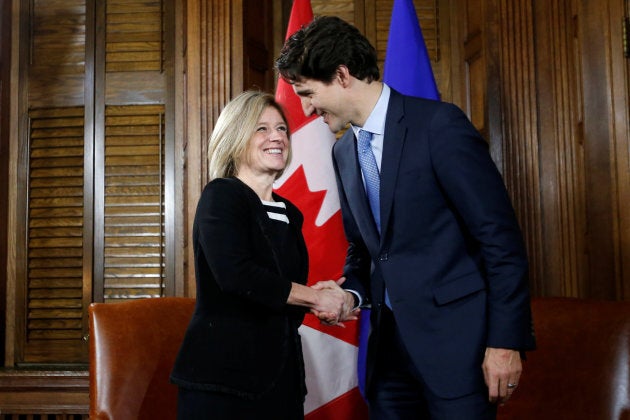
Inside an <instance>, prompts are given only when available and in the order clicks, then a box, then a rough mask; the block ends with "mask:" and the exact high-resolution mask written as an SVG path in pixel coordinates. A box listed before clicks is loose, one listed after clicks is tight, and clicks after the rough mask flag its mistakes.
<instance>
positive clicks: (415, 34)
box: [357, 0, 440, 396]
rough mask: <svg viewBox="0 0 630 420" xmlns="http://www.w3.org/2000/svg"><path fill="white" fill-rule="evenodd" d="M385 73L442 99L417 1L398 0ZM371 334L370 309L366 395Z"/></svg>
mask: <svg viewBox="0 0 630 420" xmlns="http://www.w3.org/2000/svg"><path fill="white" fill-rule="evenodd" d="M384 73H385V74H384V78H383V79H384V82H385V83H387V84H388V85H389V86H391V87H392V88H394V89H396V90H397V91H398V92H400V93H403V94H405V95H410V96H418V97H421V98H427V99H435V100H439V99H440V94H439V92H438V89H437V85H436V83H435V78H434V77H433V69H431V61H430V60H429V53H428V51H427V47H426V45H425V44H424V38H423V37H422V31H421V30H420V23H419V22H418V16H417V15H416V8H415V7H414V5H413V0H394V8H393V9H392V19H391V22H390V25H389V39H388V41H387V52H386V54H385V71H384ZM369 333H370V310H369V309H362V310H361V316H360V319H359V353H358V360H357V376H358V381H359V389H360V391H361V394H362V395H363V396H365V379H366V378H365V372H366V368H365V367H366V355H367V341H368V336H369Z"/></svg>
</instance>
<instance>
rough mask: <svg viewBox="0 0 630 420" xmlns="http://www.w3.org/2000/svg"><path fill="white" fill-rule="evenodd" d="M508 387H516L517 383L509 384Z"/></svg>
mask: <svg viewBox="0 0 630 420" xmlns="http://www.w3.org/2000/svg"><path fill="white" fill-rule="evenodd" d="M507 387H508V388H516V384H508V385H507Z"/></svg>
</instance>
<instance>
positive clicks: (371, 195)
mask: <svg viewBox="0 0 630 420" xmlns="http://www.w3.org/2000/svg"><path fill="white" fill-rule="evenodd" d="M371 141H372V133H370V132H369V131H365V130H359V140H358V143H357V146H358V149H359V165H361V171H362V172H363V178H364V179H365V192H366V193H367V197H368V202H369V203H370V208H371V209H372V217H374V222H375V223H376V229H377V230H378V233H379V234H380V233H381V208H380V204H379V203H380V200H379V196H378V195H379V190H380V188H381V176H380V175H379V173H378V166H377V165H376V158H375V157H374V153H373V152H372V145H371V144H370V142H371Z"/></svg>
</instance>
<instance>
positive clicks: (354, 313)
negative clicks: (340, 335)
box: [311, 277, 360, 327]
mask: <svg viewBox="0 0 630 420" xmlns="http://www.w3.org/2000/svg"><path fill="white" fill-rule="evenodd" d="M344 281H346V278H345V277H341V278H340V279H339V280H337V281H333V280H325V281H320V282H317V283H316V284H314V285H313V286H311V287H312V288H313V289H315V290H318V291H319V293H322V294H323V295H326V294H329V293H332V294H333V295H334V296H335V298H336V299H338V298H341V305H340V306H338V307H336V308H335V309H336V310H333V311H315V310H314V311H312V312H313V314H315V315H316V316H317V317H318V318H319V320H320V321H321V322H322V323H323V324H326V325H337V326H339V327H344V324H343V323H344V322H345V321H354V320H356V319H358V316H359V312H360V310H359V308H357V309H353V308H354V297H353V295H352V293H350V292H347V291H345V290H343V289H342V288H341V287H340V286H341V284H343V282H344Z"/></svg>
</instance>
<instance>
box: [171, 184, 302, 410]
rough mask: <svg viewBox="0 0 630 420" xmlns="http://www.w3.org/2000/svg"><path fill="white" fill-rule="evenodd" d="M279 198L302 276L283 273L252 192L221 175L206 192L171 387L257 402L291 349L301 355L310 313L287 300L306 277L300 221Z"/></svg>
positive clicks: (197, 222) (292, 208)
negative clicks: (191, 302)
mask: <svg viewBox="0 0 630 420" xmlns="http://www.w3.org/2000/svg"><path fill="white" fill-rule="evenodd" d="M274 199H275V200H276V201H283V202H284V203H285V204H286V207H287V216H288V218H289V222H290V223H289V226H290V229H293V230H294V233H295V237H296V238H298V248H299V255H300V261H299V262H298V263H299V266H300V272H301V275H300V278H295V279H289V278H286V277H285V276H283V256H282V255H280V254H279V252H278V250H277V249H276V248H275V247H274V245H273V241H272V240H271V233H270V230H269V229H271V221H270V220H269V217H268V216H267V213H266V211H265V210H264V208H263V206H262V203H261V201H260V199H259V198H258V196H257V195H256V193H255V192H254V191H253V190H252V189H251V188H249V187H248V186H247V185H245V184H244V183H243V182H241V181H240V180H238V179H236V178H220V179H215V180H213V181H212V182H210V183H209V184H208V185H207V186H206V188H205V189H204V191H203V193H202V195H201V198H200V199H199V204H198V206H197V212H196V215H195V221H194V224H193V247H194V253H195V275H196V279H197V300H196V307H195V312H194V314H193V317H192V320H191V322H190V325H189V327H188V329H187V331H186V335H185V337H184V341H183V343H182V346H181V349H180V351H179V354H178V356H177V359H176V362H175V366H174V368H173V371H172V373H171V381H172V382H173V383H175V384H177V385H179V386H182V387H187V388H191V389H203V390H214V391H222V392H228V393H233V394H236V395H240V396H242V397H249V398H256V397H257V396H258V395H260V394H261V393H263V392H264V391H266V390H268V389H269V388H271V387H272V386H273V385H274V383H275V381H276V379H277V377H278V375H279V373H280V371H281V369H282V367H283V366H284V364H285V363H287V360H286V359H287V358H286V354H287V349H288V346H290V345H295V346H297V349H298V355H299V357H301V354H302V353H301V347H299V346H300V342H299V341H300V339H299V335H298V333H297V328H298V327H299V325H300V324H301V322H302V320H303V317H304V313H305V311H304V310H302V309H300V308H297V307H291V306H289V305H287V304H286V301H287V298H288V296H289V292H290V290H291V281H295V282H297V283H301V284H306V279H307V275H308V254H307V250H306V245H305V243H304V239H303V237H302V233H301V228H302V222H303V217H302V214H301V213H300V211H299V210H298V209H297V207H295V206H294V205H292V204H291V203H290V202H289V201H287V200H285V199H283V198H282V197H280V196H278V195H276V194H274ZM302 365H303V364H302V362H301V360H300V366H302ZM302 377H303V372H302Z"/></svg>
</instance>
